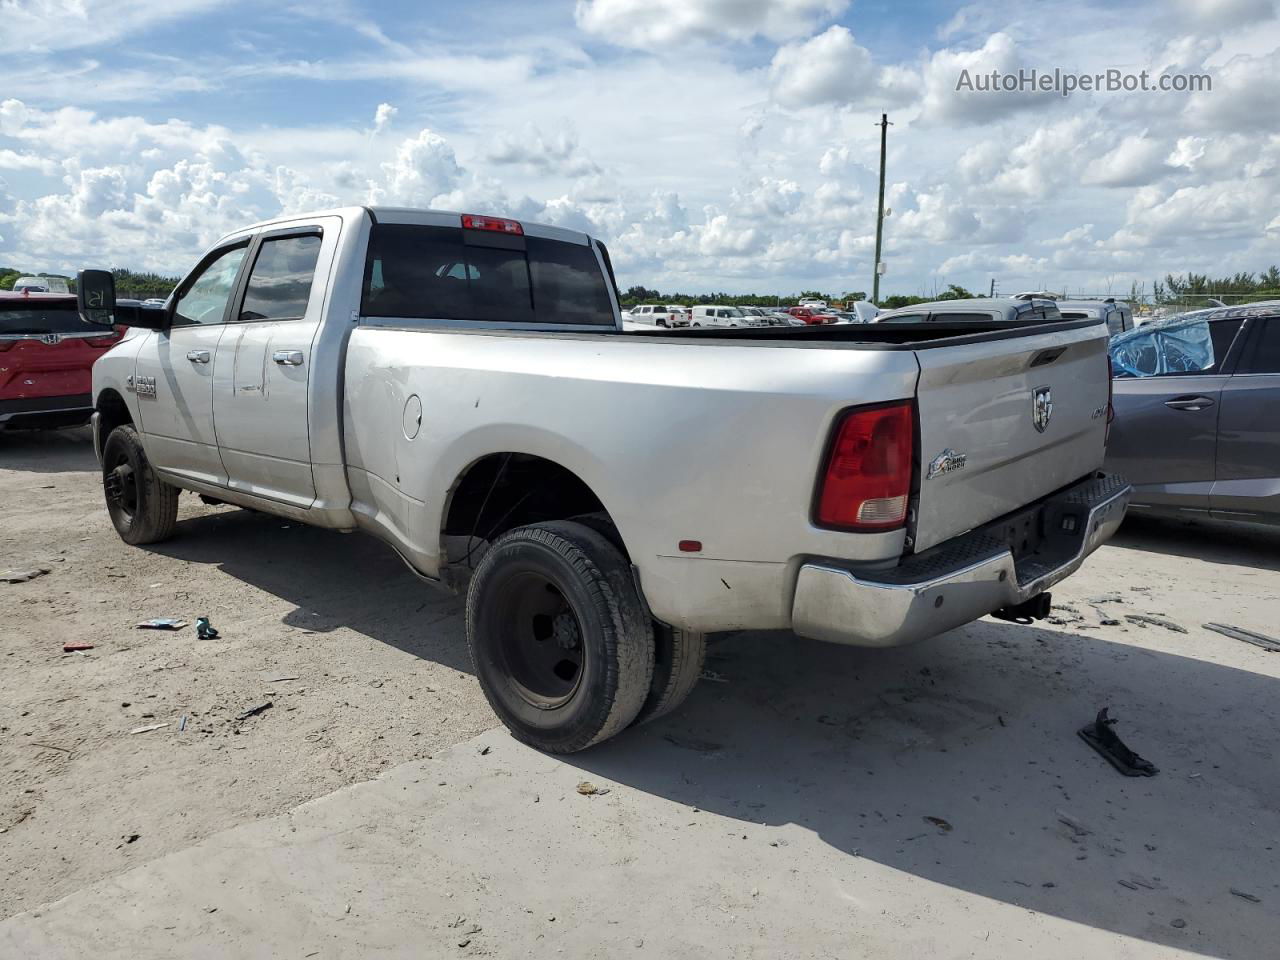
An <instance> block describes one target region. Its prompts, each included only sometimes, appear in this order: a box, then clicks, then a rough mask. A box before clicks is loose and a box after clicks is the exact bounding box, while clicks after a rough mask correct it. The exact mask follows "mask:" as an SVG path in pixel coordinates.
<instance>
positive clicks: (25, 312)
mask: <svg viewBox="0 0 1280 960" xmlns="http://www.w3.org/2000/svg"><path fill="white" fill-rule="evenodd" d="M95 329H96V330H98V331H99V332H109V331H103V330H102V328H101V327H96V328H95V327H91V326H89V325H88V324H87V323H85V322H84V321H83V320H81V319H80V314H79V313H78V312H77V310H76V304H75V301H74V300H63V301H56V300H55V301H53V302H50V303H40V302H39V301H38V300H36V299H35V298H34V297H33V298H32V299H30V300H16V301H14V300H9V301H5V300H0V337H3V336H20V335H22V334H42V333H88V332H90V331H91V330H95Z"/></svg>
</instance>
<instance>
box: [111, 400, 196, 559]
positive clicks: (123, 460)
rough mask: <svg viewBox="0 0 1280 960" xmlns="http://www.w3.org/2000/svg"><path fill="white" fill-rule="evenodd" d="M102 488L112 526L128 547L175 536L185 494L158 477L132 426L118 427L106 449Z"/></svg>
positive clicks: (113, 431)
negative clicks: (180, 503)
mask: <svg viewBox="0 0 1280 960" xmlns="http://www.w3.org/2000/svg"><path fill="white" fill-rule="evenodd" d="M102 488H103V492H104V493H105V495H106V498H107V514H108V515H109V516H110V517H111V524H112V526H114V527H115V528H116V533H118V534H120V539H121V540H123V541H124V542H125V543H129V544H133V545H135V546H137V545H139V544H143V543H159V542H160V541H161V540H167V539H168V538H169V537H171V536H172V535H173V528H174V526H175V525H176V524H177V521H178V494H179V493H180V492H181V491H180V490H179V489H178V488H177V487H175V486H172V485H171V484H168V483H165V482H164V481H163V480H161V479H160V478H159V477H157V476H156V474H155V471H154V470H153V469H152V468H151V462H150V461H149V460H148V459H147V454H146V451H145V450H143V448H142V441H141V440H140V439H139V438H138V431H136V430H135V429H134V428H133V427H132V426H129V425H125V426H122V427H116V428H115V429H114V430H112V431H111V434H110V436H108V437H107V442H106V443H105V444H104V445H103V447H102Z"/></svg>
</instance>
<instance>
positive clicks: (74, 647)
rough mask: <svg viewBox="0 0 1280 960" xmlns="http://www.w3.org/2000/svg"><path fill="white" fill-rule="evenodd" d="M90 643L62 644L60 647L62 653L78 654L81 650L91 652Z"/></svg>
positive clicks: (91, 646)
mask: <svg viewBox="0 0 1280 960" xmlns="http://www.w3.org/2000/svg"><path fill="white" fill-rule="evenodd" d="M92 649H93V644H92V643H64V644H63V645H62V652H63V653H78V652H80V651H81V650H92Z"/></svg>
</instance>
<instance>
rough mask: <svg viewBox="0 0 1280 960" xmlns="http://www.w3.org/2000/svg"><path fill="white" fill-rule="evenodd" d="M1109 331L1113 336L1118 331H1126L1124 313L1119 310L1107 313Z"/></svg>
mask: <svg viewBox="0 0 1280 960" xmlns="http://www.w3.org/2000/svg"><path fill="white" fill-rule="evenodd" d="M1107 332H1108V333H1110V334H1111V336H1113V337H1114V336H1115V335H1116V334H1117V333H1124V314H1123V313H1121V312H1120V311H1119V310H1112V311H1111V312H1110V313H1109V314H1107Z"/></svg>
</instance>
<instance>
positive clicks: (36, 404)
mask: <svg viewBox="0 0 1280 960" xmlns="http://www.w3.org/2000/svg"><path fill="white" fill-rule="evenodd" d="M92 414H93V400H92V398H91V397H90V395H89V394H87V393H85V394H76V395H73V396H69V397H32V398H22V399H16V400H0V430H4V429H6V428H13V429H30V428H40V427H73V426H79V425H80V424H82V423H88V422H89V417H90V416H91V415H92Z"/></svg>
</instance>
